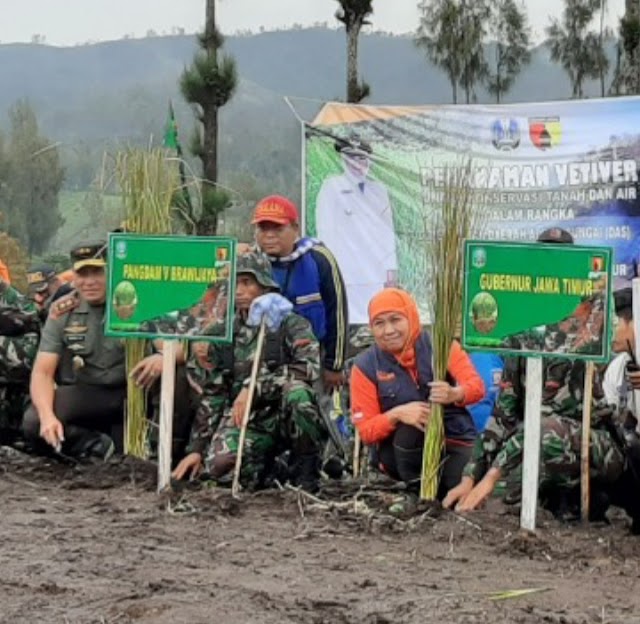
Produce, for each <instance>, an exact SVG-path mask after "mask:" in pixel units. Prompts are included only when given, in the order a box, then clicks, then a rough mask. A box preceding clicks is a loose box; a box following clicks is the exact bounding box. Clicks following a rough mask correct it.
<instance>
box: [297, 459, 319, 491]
mask: <svg viewBox="0 0 640 624" xmlns="http://www.w3.org/2000/svg"><path fill="white" fill-rule="evenodd" d="M292 477H293V481H294V484H295V485H298V486H299V487H301V488H302V489H303V490H305V492H310V493H312V494H313V493H314V492H317V491H318V490H319V489H320V458H319V457H318V455H317V453H305V454H304V455H299V456H298V457H297V458H296V461H295V464H294V467H293V475H292Z"/></svg>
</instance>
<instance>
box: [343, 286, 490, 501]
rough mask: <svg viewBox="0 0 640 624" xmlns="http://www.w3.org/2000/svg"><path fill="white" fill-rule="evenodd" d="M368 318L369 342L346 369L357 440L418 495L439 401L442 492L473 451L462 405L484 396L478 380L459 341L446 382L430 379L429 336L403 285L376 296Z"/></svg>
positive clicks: (471, 430)
mask: <svg viewBox="0 0 640 624" xmlns="http://www.w3.org/2000/svg"><path fill="white" fill-rule="evenodd" d="M369 323H370V325H371V331H372V334H373V338H374V340H375V344H374V345H372V346H371V347H369V349H367V350H366V351H365V352H364V353H361V354H360V355H359V356H358V357H357V359H356V361H355V365H354V367H353V370H352V372H351V413H352V420H353V424H354V425H355V426H356V428H357V429H358V431H359V433H360V436H361V438H362V440H363V442H364V443H365V444H369V445H372V446H373V447H374V455H375V463H376V466H377V467H378V468H379V469H380V470H381V471H382V472H384V473H386V474H387V475H388V476H390V477H392V478H394V479H397V480H400V481H404V482H405V483H406V484H407V489H408V491H409V493H410V494H411V493H414V494H417V492H418V489H419V485H420V476H421V467H422V451H423V446H424V432H425V429H426V427H427V426H428V424H429V418H430V415H431V404H432V403H439V404H441V405H444V428H445V436H446V448H445V451H444V454H443V468H442V475H441V481H440V493H439V494H438V496H439V497H442V496H444V494H445V493H446V492H447V490H448V489H449V488H450V487H451V486H453V485H455V484H456V483H457V482H458V481H459V480H460V476H461V474H462V469H463V468H464V466H465V464H466V463H467V460H468V458H469V457H470V455H471V450H472V446H473V442H474V439H475V437H476V429H475V426H474V424H473V420H472V418H471V415H470V414H469V412H468V411H467V410H466V408H465V405H469V404H471V403H475V402H476V401H479V400H480V399H481V398H482V397H483V395H484V384H483V382H482V379H481V378H480V376H479V375H478V373H477V372H476V369H475V368H474V366H473V364H472V363H471V360H470V359H469V356H468V355H467V354H466V353H465V352H464V351H463V350H462V348H461V346H460V344H459V343H457V342H454V343H453V345H452V348H451V355H450V358H449V363H448V374H447V379H446V380H436V379H435V378H434V374H433V369H432V365H431V359H432V349H431V340H430V338H429V334H428V333H427V332H426V331H423V330H422V329H421V327H420V319H419V316H418V308H417V306H416V303H415V301H414V300H413V298H412V297H411V295H409V294H408V293H406V292H404V291H402V290H399V289H396V288H387V289H385V290H382V291H381V292H379V293H378V294H377V295H375V296H374V297H373V299H372V300H371V302H370V303H369Z"/></svg>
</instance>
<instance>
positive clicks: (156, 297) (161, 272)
mask: <svg viewBox="0 0 640 624" xmlns="http://www.w3.org/2000/svg"><path fill="white" fill-rule="evenodd" d="M235 255H236V243H235V240H234V239H231V238H218V237H211V238H205V237H195V236H193V237H192V236H142V235H140V236H139V235H135V234H111V235H110V236H109V272H108V273H109V275H108V284H107V318H106V328H105V333H106V335H108V336H116V337H121V338H171V337H177V338H187V339H199V340H200V339H206V340H211V341H213V342H230V341H231V338H232V323H233V300H234V291H235V283H236V280H235V267H236V258H235Z"/></svg>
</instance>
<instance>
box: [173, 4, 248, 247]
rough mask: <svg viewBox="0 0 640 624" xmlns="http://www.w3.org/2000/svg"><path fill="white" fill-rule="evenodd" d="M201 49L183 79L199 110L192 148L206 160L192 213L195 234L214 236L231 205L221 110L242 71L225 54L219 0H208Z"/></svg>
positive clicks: (189, 99)
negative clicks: (221, 185)
mask: <svg viewBox="0 0 640 624" xmlns="http://www.w3.org/2000/svg"><path fill="white" fill-rule="evenodd" d="M198 42H199V46H200V50H199V51H198V52H197V53H196V55H195V57H194V59H193V63H192V65H191V67H189V68H187V69H185V71H184V72H183V74H182V77H181V80H180V88H181V90H182V94H183V96H184V98H185V100H187V102H189V103H190V104H192V105H193V107H194V109H195V114H196V119H197V121H198V122H199V124H200V126H199V127H198V128H197V130H196V132H195V134H194V139H193V142H192V145H191V151H192V152H193V154H194V155H195V156H198V158H200V160H201V162H202V172H203V180H202V185H201V192H200V198H201V199H200V204H201V205H200V214H198V215H191V217H192V219H191V220H192V221H193V222H194V223H195V233H196V234H199V235H202V236H212V235H215V234H216V232H217V226H218V215H219V214H220V213H221V212H223V211H224V210H225V208H227V207H228V205H229V203H230V199H229V196H228V195H227V193H225V192H224V191H222V190H219V189H218V188H217V186H216V184H217V182H218V131H219V124H218V113H219V111H220V108H222V107H223V106H224V105H225V104H227V103H228V102H229V100H230V99H231V98H232V97H233V94H234V92H235V89H236V86H237V83H238V74H237V70H236V64H235V61H234V60H233V59H232V58H231V57H230V56H227V55H225V54H222V53H221V48H222V46H223V43H224V38H223V36H222V34H221V33H220V31H219V30H218V28H217V26H216V0H207V7H206V26H205V30H204V33H202V34H201V35H199V37H198Z"/></svg>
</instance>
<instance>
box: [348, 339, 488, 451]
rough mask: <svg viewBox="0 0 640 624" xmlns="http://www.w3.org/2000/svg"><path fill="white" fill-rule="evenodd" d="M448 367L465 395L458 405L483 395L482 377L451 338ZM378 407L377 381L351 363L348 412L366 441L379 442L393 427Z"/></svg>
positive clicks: (368, 442) (472, 401) (480, 397)
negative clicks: (373, 380)
mask: <svg viewBox="0 0 640 624" xmlns="http://www.w3.org/2000/svg"><path fill="white" fill-rule="evenodd" d="M447 370H448V371H449V373H450V374H451V376H452V377H453V378H454V379H455V380H456V382H457V384H458V386H459V387H461V388H462V391H463V395H464V399H463V401H462V402H461V403H460V405H471V404H472V403H477V402H478V401H479V400H480V399H482V398H483V397H484V393H485V389H484V383H483V381H482V377H480V375H479V374H478V371H476V368H475V366H474V365H473V362H472V361H471V359H470V358H469V356H468V355H467V353H466V351H464V350H463V349H462V347H461V346H460V343H459V342H456V341H454V342H453V344H452V345H451V351H450V353H449V364H448V366H447ZM381 409H382V408H381V406H380V402H379V400H378V389H377V388H376V385H375V384H374V383H373V382H372V381H371V380H370V379H369V378H368V377H367V376H366V375H365V374H364V373H363V372H362V371H361V370H360V369H359V368H358V367H357V366H354V367H353V369H352V370H351V414H352V419H353V424H354V425H355V427H356V429H357V430H358V433H359V434H360V437H361V438H362V441H363V442H364V443H365V444H369V445H371V444H376V443H377V442H381V441H382V440H384V439H385V438H387V437H388V436H389V435H391V433H392V432H393V430H394V429H395V425H394V424H393V423H392V422H391V420H390V419H389V418H388V417H387V416H386V414H384V413H382V412H381Z"/></svg>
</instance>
